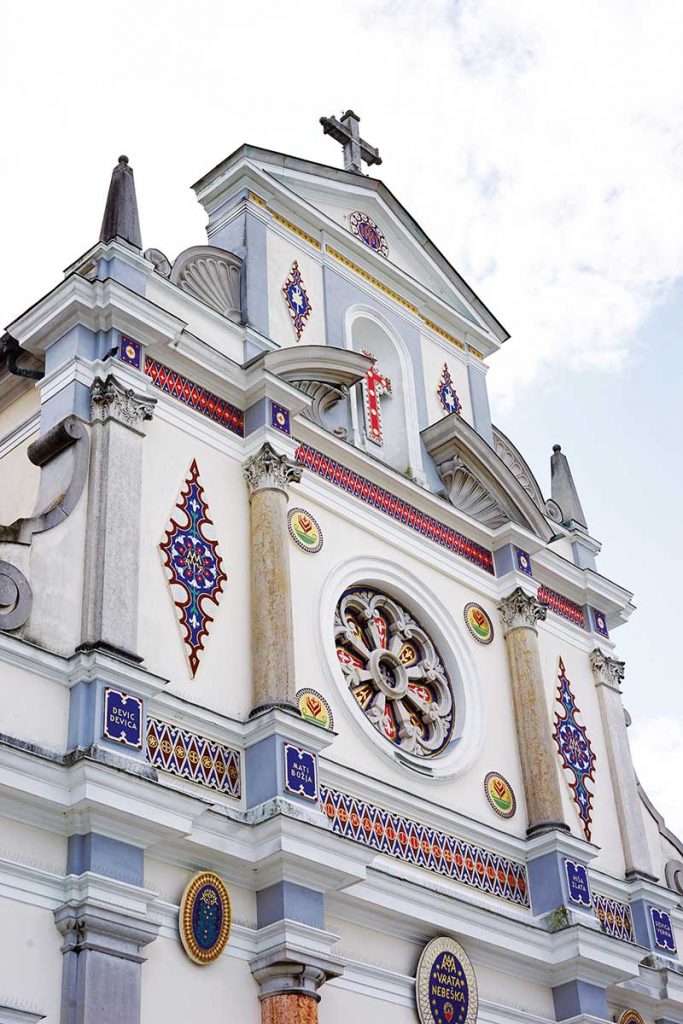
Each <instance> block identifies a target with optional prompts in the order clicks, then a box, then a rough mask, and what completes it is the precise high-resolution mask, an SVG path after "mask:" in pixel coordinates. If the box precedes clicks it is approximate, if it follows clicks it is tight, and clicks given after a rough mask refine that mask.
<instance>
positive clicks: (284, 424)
mask: <svg viewBox="0 0 683 1024" xmlns="http://www.w3.org/2000/svg"><path fill="white" fill-rule="evenodd" d="M270 425H271V426H272V427H275V429H276V430H281V431H282V433H283V434H287V435H289V434H290V433H291V430H290V425H289V409H285V407H284V405H278V404H277V403H276V402H271V406H270Z"/></svg>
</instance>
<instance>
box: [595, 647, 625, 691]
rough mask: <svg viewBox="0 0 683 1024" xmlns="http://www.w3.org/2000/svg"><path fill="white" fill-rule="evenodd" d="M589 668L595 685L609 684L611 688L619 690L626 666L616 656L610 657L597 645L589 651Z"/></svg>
mask: <svg viewBox="0 0 683 1024" xmlns="http://www.w3.org/2000/svg"><path fill="white" fill-rule="evenodd" d="M590 658H591V668H592V669H593V676H594V678H595V685H596V686H609V687H610V688H611V689H612V690H616V691H617V692H618V693H620V692H621V683H622V681H623V679H624V672H625V669H626V666H625V664H624V662H623V661H619V660H618V658H610V657H609V656H608V655H607V654H603V652H602V651H601V650H600V648H599V647H596V648H595V650H594V651H591V655H590Z"/></svg>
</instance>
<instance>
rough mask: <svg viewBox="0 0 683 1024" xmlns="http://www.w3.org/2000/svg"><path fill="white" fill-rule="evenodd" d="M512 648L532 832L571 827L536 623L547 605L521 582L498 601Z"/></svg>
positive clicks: (517, 721) (514, 694)
mask: <svg viewBox="0 0 683 1024" xmlns="http://www.w3.org/2000/svg"><path fill="white" fill-rule="evenodd" d="M498 610H499V612H500V617H501V621H502V624H503V636H504V638H505V647H506V650H507V657H508V665H509V669H510V680H511V684H512V698H513V705H514V709H515V724H516V729H517V737H518V740H519V753H520V759H521V763H522V776H523V781H524V792H525V796H526V805H527V812H528V816H529V827H528V830H527V834H528V835H529V836H534V835H538V834H539V833H542V832H548V831H551V830H553V829H560V830H562V831H565V832H567V831H569V830H568V827H567V825H566V824H565V822H564V820H563V815H562V797H561V792H560V783H559V778H558V771H557V764H556V755H555V751H554V749H553V746H552V737H551V732H550V722H549V717H548V708H547V704H546V698H545V693H544V687H543V675H542V672H541V658H540V653H539V648H538V631H537V628H536V624H537V623H538V622H539V621H543V620H544V619H545V617H546V608H545V605H543V604H541V602H540V601H538V600H537V599H536V597H534V596H532V595H531V594H527V593H526V592H525V591H524V590H522V588H521V587H517V588H516V589H515V590H513V591H512V593H511V594H509V595H508V596H507V597H506V598H504V599H503V601H501V603H500V604H499V605H498Z"/></svg>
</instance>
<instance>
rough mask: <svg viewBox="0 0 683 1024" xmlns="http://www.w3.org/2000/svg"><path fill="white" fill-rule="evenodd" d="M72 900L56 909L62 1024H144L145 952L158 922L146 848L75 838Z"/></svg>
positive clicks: (104, 838) (70, 864)
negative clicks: (147, 884) (147, 881)
mask: <svg viewBox="0 0 683 1024" xmlns="http://www.w3.org/2000/svg"><path fill="white" fill-rule="evenodd" d="M67 870H68V877H67V881H68V882H69V885H68V888H67V894H66V899H65V901H64V903H63V904H62V905H61V906H59V907H57V909H56V910H55V912H54V917H55V924H56V926H57V928H58V930H59V931H60V932H61V934H62V936H63V942H62V947H61V949H62V954H63V957H64V959H63V961H62V999H61V1014H60V1024H140V1005H141V983H142V964H143V963H144V960H145V957H144V955H143V952H142V950H143V949H144V947H145V946H147V945H148V944H149V943H150V942H152V941H153V940H154V939H155V938H156V936H157V934H158V931H159V924H158V923H157V922H155V921H154V920H153V919H152V918H151V917H150V914H149V906H150V904H151V902H152V901H153V900H154V898H155V894H154V893H152V892H150V891H148V890H146V889H144V888H143V851H142V850H141V849H139V848H138V847H135V846H131V845H130V844H128V843H123V842H121V841H119V840H115V839H110V838H109V837H107V836H104V835H99V834H97V833H92V832H91V833H88V834H86V835H77V836H71V837H70V839H69V852H68V860H67Z"/></svg>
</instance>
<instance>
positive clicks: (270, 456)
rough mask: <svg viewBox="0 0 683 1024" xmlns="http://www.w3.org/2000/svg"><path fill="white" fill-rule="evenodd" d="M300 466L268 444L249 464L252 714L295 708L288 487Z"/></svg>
mask: <svg viewBox="0 0 683 1024" xmlns="http://www.w3.org/2000/svg"><path fill="white" fill-rule="evenodd" d="M301 472H302V470H301V467H300V466H297V465H295V463H293V462H291V461H290V460H289V459H288V458H287V456H286V455H282V454H280V453H279V452H277V451H276V450H275V449H274V448H273V447H272V445H270V444H269V443H268V442H266V443H265V444H264V445H263V446H262V447H261V448H260V450H259V451H258V452H257V453H256V455H253V456H252V457H251V458H250V459H248V460H247V461H246V462H245V464H244V476H245V479H246V481H247V486H248V488H249V502H250V516H251V628H252V657H253V704H254V706H253V710H252V714H255V713H256V712H257V711H259V710H262V709H263V708H268V707H277V706H280V707H289V708H292V707H294V694H295V690H296V684H295V677H294V628H293V623H292V593H291V589H292V588H291V579H290V570H289V551H288V548H287V544H288V541H287V496H288V485H289V484H290V483H298V482H299V480H300V479H301Z"/></svg>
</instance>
